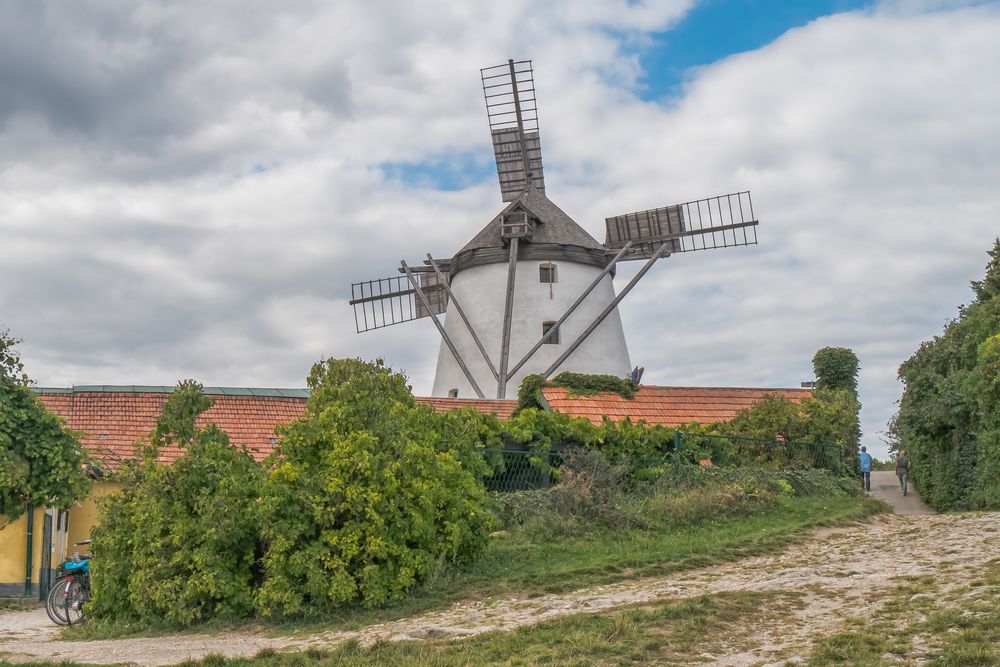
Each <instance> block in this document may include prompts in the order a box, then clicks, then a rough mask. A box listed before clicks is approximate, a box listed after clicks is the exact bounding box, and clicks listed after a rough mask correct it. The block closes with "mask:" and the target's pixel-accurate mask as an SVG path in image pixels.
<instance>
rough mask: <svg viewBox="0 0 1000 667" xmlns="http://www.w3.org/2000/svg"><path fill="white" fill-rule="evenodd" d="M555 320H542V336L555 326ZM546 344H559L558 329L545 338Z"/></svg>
mask: <svg viewBox="0 0 1000 667" xmlns="http://www.w3.org/2000/svg"><path fill="white" fill-rule="evenodd" d="M555 326H556V323H555V322H542V335H543V336H544V335H545V334H547V333H548V332H549V330H550V329H552V328H555ZM545 344H546V345H558V344H559V329H558V328H556V330H555V332H554V333H553V334H552V335H551V336H549V337H548V338H547V339H546V340H545Z"/></svg>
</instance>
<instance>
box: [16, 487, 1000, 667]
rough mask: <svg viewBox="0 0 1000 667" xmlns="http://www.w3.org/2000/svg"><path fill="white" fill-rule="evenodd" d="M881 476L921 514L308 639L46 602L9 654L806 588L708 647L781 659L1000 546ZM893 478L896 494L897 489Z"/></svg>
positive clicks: (493, 622)
mask: <svg viewBox="0 0 1000 667" xmlns="http://www.w3.org/2000/svg"><path fill="white" fill-rule="evenodd" d="M888 475H889V476H892V473H888ZM883 477H884V475H880V476H879V477H878V478H875V477H874V476H873V482H872V486H873V492H875V493H876V495H878V494H882V493H884V494H885V497H887V498H889V499H890V500H897V501H899V502H900V503H901V504H900V510H901V511H904V512H913V514H912V515H885V516H882V517H878V518H876V519H873V520H872V521H870V522H867V523H863V524H858V525H855V526H851V527H847V528H840V529H825V530H820V531H816V532H814V533H813V534H812V535H811V536H810V537H809V538H808V539H806V540H803V541H802V542H801V543H800V544H797V545H795V546H793V547H791V548H789V549H788V550H787V551H785V552H784V553H782V554H779V555H772V556H767V557H758V558H748V559H744V560H742V561H739V562H736V563H730V564H727V565H724V566H717V567H711V568H705V569H701V570H695V571H690V572H686V573H679V574H675V575H670V576H666V577H657V578H648V579H641V580H636V581H628V582H623V583H619V584H611V585H604V586H596V587H592V588H587V589H583V590H578V591H574V592H571V593H565V594H558V595H546V596H542V597H535V598H530V599H505V600H494V601H489V602H488V603H484V602H482V601H476V602H464V603H457V604H455V605H453V606H451V607H449V608H446V609H443V610H440V611H435V612H430V613H425V614H421V615H419V616H414V617H411V618H406V619H401V620H398V621H393V622H388V623H382V624H378V625H372V626H368V627H366V628H363V629H361V630H358V631H355V632H326V633H317V634H314V635H310V636H308V637H304V638H290V637H270V636H267V635H266V634H263V633H260V634H258V633H254V632H251V631H246V632H236V633H226V634H221V635H204V634H201V635H188V634H186V635H174V636H164V637H155V638H146V639H121V640H103V641H91V642H67V641H61V640H60V639H59V638H58V631H57V629H56V628H55V627H54V626H53V625H52V624H51V623H50V622H49V620H48V618H47V617H46V615H45V611H44V610H34V611H28V612H8V613H5V614H2V615H0V659H6V660H10V661H20V660H31V659H34V660H37V659H61V660H73V661H78V662H85V663H101V664H107V663H114V662H124V663H136V664H139V665H168V664H173V663H177V662H180V661H182V660H185V659H189V658H200V657H203V656H205V655H207V654H209V653H217V654H223V655H227V656H238V655H253V654H254V653H256V652H257V651H259V650H260V649H262V648H265V647H268V648H274V649H278V650H282V649H291V650H294V649H303V648H307V647H319V648H322V647H330V646H333V645H335V644H337V643H339V642H341V641H343V640H345V639H348V638H357V639H359V640H361V641H362V642H365V643H367V642H372V641H375V640H376V639H388V640H405V639H440V638H456V637H463V636H470V635H475V634H480V633H483V632H490V631H495V630H512V629H514V628H517V627H520V626H525V625H530V624H533V623H537V622H539V621H542V620H548V619H552V618H557V617H561V616H566V615H569V614H578V613H598V612H604V611H608V610H612V609H615V608H618V607H622V606H626V605H632V604H637V603H651V602H655V601H665V600H671V599H681V598H687V597H692V596H697V595H702V594H711V593H718V592H723V591H792V592H800V593H801V592H803V591H808V594H807V595H806V596H805V597H804V605H803V606H802V607H801V608H800V609H797V610H794V611H789V612H788V613H789V618H788V620H787V621H786V622H783V623H781V624H778V627H777V629H776V626H775V624H774V623H770V622H764V621H762V622H761V623H760V624H759V625H760V627H753V626H750V627H747V628H745V632H744V633H741V634H740V635H739V636H736V637H733V638H731V639H730V640H727V641H728V643H727V644H726V645H722V646H716V647H715V648H714V653H715V655H705V656H703V659H705V660H706V661H708V662H714V664H718V665H757V664H764V663H772V662H773V663H776V664H781V663H783V662H784V660H786V659H793V660H794V659H795V658H796V657H802V656H804V655H807V654H808V651H809V647H810V646H811V644H812V643H813V641H815V640H816V639H818V638H820V637H823V636H826V635H829V634H832V633H833V632H836V631H837V629H838V628H839V627H840V626H841V623H842V621H843V619H844V618H845V617H846V616H848V615H858V614H860V615H865V614H866V613H869V612H871V611H872V610H874V609H875V608H876V607H877V606H878V605H879V604H880V600H879V597H880V594H881V593H883V592H886V591H888V590H889V589H891V588H894V587H895V586H896V584H897V583H898V579H896V578H897V577H900V576H906V575H926V574H934V575H935V576H936V580H937V581H938V582H939V585H940V586H942V587H943V588H944V589H947V588H949V587H957V586H959V585H961V584H962V583H963V582H965V581H967V578H968V577H969V576H973V575H972V573H974V572H976V570H977V569H978V568H979V566H981V565H982V564H984V563H986V562H988V561H990V560H991V559H993V558H995V557H996V544H997V540H998V533H1000V513H992V514H952V515H933V514H921V513H918V512H924V511H926V510H925V509H924V508H925V506H922V504H917V505H913V504H912V503H913V502H914V501H911V500H910V498H911V497H910V496H907V499H906V504H905V505H903V504H902V500H903V499H902V496H901V494H899V492H898V486H895V478H894V477H891V479H883ZM876 479H878V482H876ZM876 484H877V485H878V487H876ZM883 486H885V487H886V488H885V489H883V488H882V487H883ZM876 488H877V489H878V490H877V491H876ZM894 489H896V493H895V495H896V496H898V498H894V497H893V490H894ZM914 498H915V496H914ZM915 500H918V499H915Z"/></svg>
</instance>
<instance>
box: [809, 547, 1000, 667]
mask: <svg viewBox="0 0 1000 667" xmlns="http://www.w3.org/2000/svg"><path fill="white" fill-rule="evenodd" d="M998 598H1000V559H995V560H993V561H991V562H990V563H989V564H988V565H987V567H986V569H985V571H984V572H982V573H981V576H980V577H979V578H978V579H976V580H973V581H970V583H968V584H967V585H965V586H963V587H961V588H959V589H958V590H955V591H952V592H950V593H948V594H942V593H941V592H940V590H939V586H938V583H937V582H936V580H935V578H934V577H904V578H902V579H901V582H900V584H899V586H898V587H897V588H896V589H895V590H894V591H892V593H891V594H890V595H889V596H888V597H887V599H886V600H885V602H884V603H883V604H882V605H881V606H880V607H879V609H878V610H876V612H875V613H874V614H873V616H872V617H871V618H869V619H862V618H858V617H853V618H849V619H847V621H846V622H845V627H844V629H843V630H842V631H841V632H838V633H836V634H834V635H831V636H829V637H825V638H823V639H822V640H820V641H818V642H817V643H816V644H815V645H814V647H813V651H812V654H811V655H810V656H809V664H810V665H817V666H819V665H891V664H899V663H900V662H904V663H909V662H914V661H918V660H919V662H921V663H922V664H928V665H931V666H932V667H972V666H975V665H1000V608H998V606H997V599H998ZM917 640H919V642H918V641H917ZM917 645H919V646H921V647H924V648H920V649H917V648H915V646H917Z"/></svg>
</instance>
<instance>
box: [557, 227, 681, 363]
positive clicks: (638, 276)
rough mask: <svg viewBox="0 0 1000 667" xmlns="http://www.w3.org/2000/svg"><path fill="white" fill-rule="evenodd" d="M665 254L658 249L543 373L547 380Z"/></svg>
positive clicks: (665, 247) (663, 248)
mask: <svg viewBox="0 0 1000 667" xmlns="http://www.w3.org/2000/svg"><path fill="white" fill-rule="evenodd" d="M664 253H667V255H669V254H670V253H668V252H667V246H666V244H664V245H661V246H660V247H659V248H657V249H656V252H654V253H653V256H652V257H650V258H649V261H647V262H646V263H645V264H644V265H643V267H642V268H641V269H639V273H637V274H635V277H634V278H632V280H630V281H629V283H628V285H626V286H625V289H623V290H622V292H621V294H619V295H618V296H616V297H615V298H614V299H613V300H612V301H611V303H609V304H608V305H607V307H606V308H605V309H604V310H602V311H601V313H600V314H599V315H598V316H597V317H596V318H594V321H593V322H591V323H590V326H588V327H587V328H586V329H584V331H583V333H581V334H580V335H579V336H577V338H576V340H574V341H573V343H572V344H571V345H570V346H569V347H568V348H566V351H565V352H563V353H562V354H561V355H559V358H558V359H556V360H555V361H554V362H552V365H551V366H549V368H548V370H546V371H545V373H543V376H544V377H545V379H546V380H547V379H549V376H550V375H552V374H553V373H555V372H556V369H558V368H559V367H560V366H561V365H562V363H563V362H564V361H566V359H568V358H569V355H571V354H573V353H574V352H576V348H578V347H580V344H581V343H583V341H585V340H586V339H587V337H588V336H590V334H592V333H594V329H596V328H597V327H599V326H600V325H601V322H603V321H604V320H605V318H607V316H608V315H610V314H611V311H613V310H614V309H615V308H617V307H618V304H619V303H621V300H622V299H624V298H625V296H626V295H627V294H628V293H629V292H630V291H631V290H632V288H633V287H635V285H636V283H638V282H639V280H640V279H641V278H642V277H643V276H644V275H646V272H647V271H649V270H650V269H651V268H653V264H655V263H656V260H658V259H659V258H660V257H661V256H662V255H663V254H664Z"/></svg>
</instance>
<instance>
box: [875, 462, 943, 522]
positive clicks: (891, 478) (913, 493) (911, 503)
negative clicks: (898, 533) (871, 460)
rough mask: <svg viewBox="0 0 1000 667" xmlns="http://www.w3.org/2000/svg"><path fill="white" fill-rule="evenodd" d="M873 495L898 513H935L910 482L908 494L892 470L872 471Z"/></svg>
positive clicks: (903, 514) (904, 514) (912, 514)
mask: <svg viewBox="0 0 1000 667" xmlns="http://www.w3.org/2000/svg"><path fill="white" fill-rule="evenodd" d="M872 496H873V497H875V498H878V499H879V500H884V501H885V502H887V503H889V504H890V505H892V509H893V511H894V512H895V513H896V514H900V515H902V516H914V515H918V514H934V509H933V508H932V507H931V506H930V505H928V504H927V503H925V502H924V501H923V500H921V499H920V494H918V493H917V490H916V489H914V488H913V484H912V483H911V484H909V488H908V489H907V492H906V495H905V496H904V495H903V491H902V489H901V488H900V487H899V478H898V477H896V473H894V472H893V471H891V470H877V471H875V472H873V473H872Z"/></svg>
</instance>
